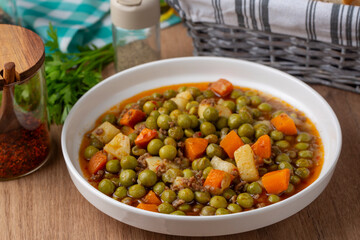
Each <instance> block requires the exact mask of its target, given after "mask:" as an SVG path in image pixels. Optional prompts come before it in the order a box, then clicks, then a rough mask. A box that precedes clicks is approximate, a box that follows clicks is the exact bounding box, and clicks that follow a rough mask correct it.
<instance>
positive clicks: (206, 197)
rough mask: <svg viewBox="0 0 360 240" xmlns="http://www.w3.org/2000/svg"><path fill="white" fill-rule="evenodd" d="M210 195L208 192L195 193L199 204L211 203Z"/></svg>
mask: <svg viewBox="0 0 360 240" xmlns="http://www.w3.org/2000/svg"><path fill="white" fill-rule="evenodd" d="M210 198H211V196H210V193H208V192H199V191H196V192H195V200H196V201H197V202H198V203H201V204H206V203H208V202H209V201H210Z"/></svg>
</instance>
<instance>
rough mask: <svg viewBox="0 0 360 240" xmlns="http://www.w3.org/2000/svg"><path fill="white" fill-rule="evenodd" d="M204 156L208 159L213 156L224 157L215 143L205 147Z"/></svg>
mask: <svg viewBox="0 0 360 240" xmlns="http://www.w3.org/2000/svg"><path fill="white" fill-rule="evenodd" d="M206 155H207V156H208V157H209V158H211V159H212V158H213V157H214V156H217V157H219V158H222V156H223V155H224V153H223V150H222V148H221V147H220V146H219V145H217V144H215V143H210V144H209V145H208V146H207V147H206Z"/></svg>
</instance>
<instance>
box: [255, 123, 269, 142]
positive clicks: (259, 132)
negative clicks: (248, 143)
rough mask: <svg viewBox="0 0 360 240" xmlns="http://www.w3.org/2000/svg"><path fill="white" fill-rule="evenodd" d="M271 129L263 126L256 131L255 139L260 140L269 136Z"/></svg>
mask: <svg viewBox="0 0 360 240" xmlns="http://www.w3.org/2000/svg"><path fill="white" fill-rule="evenodd" d="M268 132H269V128H268V126H266V125H262V126H261V127H258V128H257V129H255V138H256V139H258V138H259V137H261V136H263V135H266V134H268Z"/></svg>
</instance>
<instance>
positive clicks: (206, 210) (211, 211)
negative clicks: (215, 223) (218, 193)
mask: <svg viewBox="0 0 360 240" xmlns="http://www.w3.org/2000/svg"><path fill="white" fill-rule="evenodd" d="M215 212H216V209H215V208H213V207H211V206H205V207H203V208H202V209H201V212H200V215H201V216H212V215H215Z"/></svg>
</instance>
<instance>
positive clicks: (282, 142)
mask: <svg viewBox="0 0 360 240" xmlns="http://www.w3.org/2000/svg"><path fill="white" fill-rule="evenodd" d="M275 145H276V146H278V147H279V148H281V149H286V148H289V147H290V143H289V142H288V141H286V140H280V141H277V142H275Z"/></svg>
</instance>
